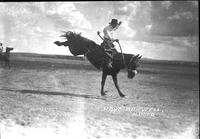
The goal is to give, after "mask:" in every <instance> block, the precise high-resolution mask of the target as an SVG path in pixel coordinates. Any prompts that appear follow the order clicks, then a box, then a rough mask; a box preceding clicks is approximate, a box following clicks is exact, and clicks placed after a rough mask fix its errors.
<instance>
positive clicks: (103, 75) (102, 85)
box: [101, 72, 107, 96]
mask: <svg viewBox="0 0 200 139" xmlns="http://www.w3.org/2000/svg"><path fill="white" fill-rule="evenodd" d="M106 77H107V74H105V72H103V73H102V79H101V95H102V96H104V95H106V94H105V92H104V85H105V82H106Z"/></svg>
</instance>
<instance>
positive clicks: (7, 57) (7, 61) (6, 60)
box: [0, 47, 14, 69]
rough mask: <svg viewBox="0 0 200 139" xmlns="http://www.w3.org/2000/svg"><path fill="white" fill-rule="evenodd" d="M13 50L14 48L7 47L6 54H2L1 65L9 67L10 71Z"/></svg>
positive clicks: (0, 57) (0, 56) (0, 55)
mask: <svg viewBox="0 0 200 139" xmlns="http://www.w3.org/2000/svg"><path fill="white" fill-rule="evenodd" d="M13 49H14V48H11V47H6V52H4V53H1V54H0V62H1V63H2V64H1V65H3V63H4V66H5V67H7V66H8V67H9V69H10V51H12V50H13Z"/></svg>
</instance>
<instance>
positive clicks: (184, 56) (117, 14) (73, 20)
mask: <svg viewBox="0 0 200 139" xmlns="http://www.w3.org/2000/svg"><path fill="white" fill-rule="evenodd" d="M198 7H199V5H198V1H88V2H87V1H82V2H81V1H79V2H73V1H72V2H0V42H2V43H3V46H4V47H6V46H8V47H13V48H14V51H13V52H30V53H41V54H60V55H71V53H70V51H69V50H68V48H67V47H58V46H56V45H55V44H54V43H53V42H54V41H57V40H59V41H65V40H64V38H61V37H60V35H62V31H74V32H76V33H81V34H82V36H83V37H86V38H88V39H91V40H93V41H95V42H96V43H97V44H100V43H101V42H102V40H101V39H100V38H99V36H98V35H97V31H100V32H101V35H103V28H104V27H105V26H107V25H108V24H109V22H110V21H111V19H113V18H116V19H118V20H119V21H122V24H121V26H120V27H119V28H118V30H116V31H115V38H117V39H119V40H120V44H121V47H122V50H123V52H124V53H130V54H141V55H143V57H146V58H152V59H159V60H183V61H199V31H198V30H199V12H198ZM115 45H116V49H117V50H118V51H120V49H119V46H118V45H117V44H115Z"/></svg>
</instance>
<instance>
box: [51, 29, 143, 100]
mask: <svg viewBox="0 0 200 139" xmlns="http://www.w3.org/2000/svg"><path fill="white" fill-rule="evenodd" d="M61 37H65V38H66V39H67V41H64V42H60V41H55V42H54V43H55V44H56V45H58V46H66V47H67V46H68V48H69V50H70V52H71V53H72V54H73V55H74V56H78V55H84V56H86V57H87V59H88V60H89V61H90V63H91V64H92V65H93V66H95V67H96V68H97V69H98V70H102V81H101V95H102V96H104V95H106V93H105V92H104V85H105V81H106V78H107V76H108V75H110V76H112V79H113V82H114V84H115V87H116V88H117V90H118V93H119V95H120V97H124V96H125V95H124V94H123V93H122V92H121V91H120V89H119V85H118V80H117V75H118V73H119V71H120V70H121V69H125V68H126V69H127V72H128V78H129V79H132V78H133V77H134V76H135V75H136V74H137V71H136V70H137V67H138V66H139V61H140V59H141V57H142V56H140V55H139V54H138V55H133V54H125V53H119V52H117V50H116V49H115V51H116V53H115V54H114V56H113V63H112V68H110V67H108V65H107V64H106V62H105V61H106V60H108V58H109V56H108V54H107V53H106V52H105V50H104V48H102V47H101V45H98V44H96V43H95V42H94V41H92V40H90V39H88V38H85V37H83V36H82V35H81V33H75V32H71V31H68V32H64V34H62V35H61Z"/></svg>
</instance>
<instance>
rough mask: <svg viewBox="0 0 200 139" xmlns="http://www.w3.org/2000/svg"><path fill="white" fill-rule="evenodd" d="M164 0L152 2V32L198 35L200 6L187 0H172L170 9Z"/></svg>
mask: <svg viewBox="0 0 200 139" xmlns="http://www.w3.org/2000/svg"><path fill="white" fill-rule="evenodd" d="M160 5H162V2H152V11H151V19H152V20H151V21H152V24H153V26H152V29H151V31H152V34H156V35H168V36H188V35H192V36H193V35H198V33H199V32H198V8H195V7H194V6H193V5H191V4H188V2H187V1H180V2H178V1H172V2H171V6H170V10H166V9H163V8H162V6H160Z"/></svg>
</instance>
